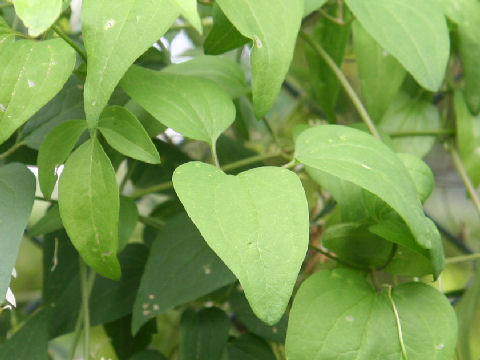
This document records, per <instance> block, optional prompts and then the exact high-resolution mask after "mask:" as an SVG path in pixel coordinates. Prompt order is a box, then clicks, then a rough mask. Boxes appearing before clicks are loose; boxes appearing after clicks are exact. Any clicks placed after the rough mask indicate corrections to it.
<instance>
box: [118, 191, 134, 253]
mask: <svg viewBox="0 0 480 360" xmlns="http://www.w3.org/2000/svg"><path fill="white" fill-rule="evenodd" d="M137 220H138V209H137V204H135V201H133V200H132V199H131V198H129V197H126V196H120V215H119V219H118V250H119V251H121V250H122V249H123V248H124V247H125V246H126V245H127V243H128V240H130V238H131V237H132V234H133V231H134V230H135V226H136V225H137Z"/></svg>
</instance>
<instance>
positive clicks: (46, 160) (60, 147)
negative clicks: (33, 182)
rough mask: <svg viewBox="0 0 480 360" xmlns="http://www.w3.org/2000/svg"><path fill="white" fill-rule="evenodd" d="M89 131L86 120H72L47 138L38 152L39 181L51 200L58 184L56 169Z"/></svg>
mask: <svg viewBox="0 0 480 360" xmlns="http://www.w3.org/2000/svg"><path fill="white" fill-rule="evenodd" d="M86 129H87V123H86V122H85V120H70V121H66V122H64V123H61V124H60V125H58V126H57V127H56V128H55V129H53V130H52V131H50V132H49V133H48V135H47V136H46V137H45V140H44V141H43V143H42V145H41V146H40V150H39V151H38V160H37V163H38V181H39V183H40V188H41V189H42V193H43V196H45V198H47V199H50V196H51V195H52V191H53V188H54V187H55V183H56V182H57V170H56V168H57V167H58V166H60V165H62V164H63V163H64V162H65V160H67V158H68V156H69V155H70V153H71V152H72V150H73V148H74V147H75V144H76V143H77V141H78V138H79V137H80V135H81V134H82V133H83V132H84V131H85V130H86Z"/></svg>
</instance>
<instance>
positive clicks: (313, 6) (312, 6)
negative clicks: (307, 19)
mask: <svg viewBox="0 0 480 360" xmlns="http://www.w3.org/2000/svg"><path fill="white" fill-rule="evenodd" d="M326 2H327V0H304V1H303V3H304V5H303V16H307V15H309V14H311V13H312V12H314V11H315V10H317V9H320V8H321V7H322V6H323V5H325V3H326Z"/></svg>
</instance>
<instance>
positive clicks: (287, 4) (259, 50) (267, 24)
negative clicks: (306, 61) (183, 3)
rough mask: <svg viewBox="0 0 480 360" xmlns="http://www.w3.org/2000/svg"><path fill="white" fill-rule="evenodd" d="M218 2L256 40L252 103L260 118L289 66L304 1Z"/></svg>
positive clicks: (253, 60) (253, 52)
mask: <svg viewBox="0 0 480 360" xmlns="http://www.w3.org/2000/svg"><path fill="white" fill-rule="evenodd" d="M217 3H218V5H220V7H221V8H222V10H223V12H224V13H225V15H226V16H227V18H228V19H229V20H230V21H231V22H232V24H233V25H234V26H235V27H236V28H237V29H238V31H240V33H241V34H242V35H243V36H245V37H247V38H249V39H251V40H253V48H252V55H251V63H252V73H253V74H252V75H253V79H252V92H253V104H254V107H255V114H256V116H257V118H261V117H263V116H264V115H265V114H266V113H267V111H268V110H270V107H271V106H272V104H273V102H274V101H275V98H276V97H277V95H278V92H279V91H280V86H281V85H282V82H283V80H284V78H285V75H286V73H287V71H288V68H289V66H290V62H291V60H292V57H293V50H294V46H295V42H296V38H297V33H298V30H299V28H300V22H301V19H302V15H303V2H302V1H300V0H298V1H291V0H277V1H275V2H272V1H270V0H245V1H236V0H219V1H217ZM267 84H268V86H267Z"/></svg>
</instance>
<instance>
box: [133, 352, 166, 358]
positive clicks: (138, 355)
mask: <svg viewBox="0 0 480 360" xmlns="http://www.w3.org/2000/svg"><path fill="white" fill-rule="evenodd" d="M129 360H167V358H166V357H165V356H163V355H162V354H160V353H159V352H158V351H155V350H145V351H142V352H139V353H136V354H135V355H133V356H132V357H131V358H130V359H129Z"/></svg>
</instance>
